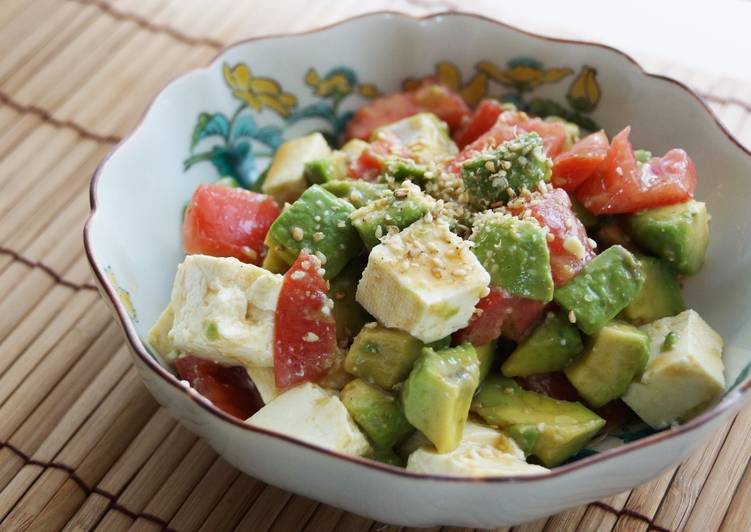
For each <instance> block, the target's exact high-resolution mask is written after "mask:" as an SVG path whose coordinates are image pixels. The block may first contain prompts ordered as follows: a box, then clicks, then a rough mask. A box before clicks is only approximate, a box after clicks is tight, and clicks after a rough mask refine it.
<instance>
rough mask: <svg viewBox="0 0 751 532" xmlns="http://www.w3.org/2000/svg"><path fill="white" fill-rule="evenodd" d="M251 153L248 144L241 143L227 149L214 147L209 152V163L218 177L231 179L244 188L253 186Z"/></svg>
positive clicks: (252, 159)
mask: <svg viewBox="0 0 751 532" xmlns="http://www.w3.org/2000/svg"><path fill="white" fill-rule="evenodd" d="M254 162H255V161H254V157H253V152H252V151H251V150H250V144H248V143H247V142H241V143H240V144H236V145H234V146H231V147H229V148H227V147H226V146H214V148H213V149H212V150H211V163H212V164H213V165H214V168H216V171H217V173H218V174H219V176H220V177H232V178H234V179H235V180H236V181H237V182H238V183H240V185H242V186H243V187H245V188H248V187H250V186H251V185H252V184H253V178H252V174H253V167H254V166H255V165H254Z"/></svg>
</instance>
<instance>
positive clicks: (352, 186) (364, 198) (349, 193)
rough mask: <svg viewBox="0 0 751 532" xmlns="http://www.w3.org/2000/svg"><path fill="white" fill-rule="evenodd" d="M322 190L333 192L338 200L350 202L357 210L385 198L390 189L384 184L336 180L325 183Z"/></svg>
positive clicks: (357, 180)
mask: <svg viewBox="0 0 751 532" xmlns="http://www.w3.org/2000/svg"><path fill="white" fill-rule="evenodd" d="M321 188H323V189H324V190H327V191H329V192H331V193H332V194H333V195H334V196H336V197H337V198H342V199H343V200H345V201H348V202H349V203H351V204H352V206H353V207H354V208H355V209H359V208H360V207H362V206H363V205H365V204H367V203H368V202H371V201H375V200H377V199H378V198H380V197H383V196H384V194H385V193H386V192H387V191H388V190H389V187H388V186H386V185H384V184H381V183H371V182H369V181H362V180H360V179H335V180H334V181H328V182H326V183H324V184H323V185H321Z"/></svg>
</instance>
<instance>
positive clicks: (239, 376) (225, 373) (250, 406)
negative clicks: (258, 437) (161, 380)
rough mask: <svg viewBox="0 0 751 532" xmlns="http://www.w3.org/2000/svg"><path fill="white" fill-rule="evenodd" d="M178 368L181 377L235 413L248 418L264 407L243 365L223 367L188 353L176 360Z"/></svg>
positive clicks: (228, 410)
mask: <svg viewBox="0 0 751 532" xmlns="http://www.w3.org/2000/svg"><path fill="white" fill-rule="evenodd" d="M175 368H176V369H177V373H178V375H180V378H181V379H184V380H186V381H188V382H189V383H190V386H191V387H192V388H193V389H195V390H196V391H197V392H198V393H200V394H201V395H203V396H204V397H205V398H206V399H208V400H209V401H211V402H212V403H213V404H214V406H216V407H217V408H218V409H219V410H222V411H223V412H226V413H228V414H229V415H231V416H235V417H236V418H238V419H242V420H245V419H248V418H249V417H250V416H252V415H253V414H255V413H256V412H257V411H258V410H259V409H260V408H261V407H262V406H263V400H262V399H261V396H260V394H259V393H258V390H257V389H256V387H255V385H254V384H253V382H252V381H251V380H250V377H248V372H247V370H246V369H245V368H244V367H242V366H223V365H222V364H220V363H218V362H215V361H214V360H208V359H205V358H200V357H197V356H194V355H190V354H188V355H184V356H181V357H180V358H178V359H177V360H175Z"/></svg>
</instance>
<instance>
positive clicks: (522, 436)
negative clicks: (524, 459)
mask: <svg viewBox="0 0 751 532" xmlns="http://www.w3.org/2000/svg"><path fill="white" fill-rule="evenodd" d="M506 434H508V436H509V437H510V438H511V439H513V440H514V441H515V442H516V444H517V445H518V446H519V448H520V449H521V450H522V451H523V452H524V456H529V455H530V454H532V451H533V450H534V449H535V445H537V441H538V440H539V439H540V430H539V428H538V427H537V425H511V426H510V427H509V428H507V429H506Z"/></svg>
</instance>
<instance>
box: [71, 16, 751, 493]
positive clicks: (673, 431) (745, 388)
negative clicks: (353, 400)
mask: <svg viewBox="0 0 751 532" xmlns="http://www.w3.org/2000/svg"><path fill="white" fill-rule="evenodd" d="M450 16H463V17H472V18H476V19H480V20H484V21H487V22H491V23H493V24H496V25H498V26H501V27H505V28H507V29H510V30H512V31H514V32H517V33H521V34H523V35H527V36H530V37H533V38H536V39H542V40H546V41H550V42H553V43H564V44H576V45H584V46H592V47H597V48H602V49H604V50H607V51H609V52H610V53H615V54H618V55H620V56H622V57H624V58H625V59H627V60H628V61H629V62H631V63H632V64H634V65H635V66H636V67H637V68H638V69H639V71H640V72H641V74H642V75H644V76H647V77H651V78H655V79H661V80H664V81H667V82H670V83H672V84H674V85H676V86H677V87H678V88H679V89H681V90H683V91H684V92H686V93H688V94H689V95H690V96H692V97H693V98H694V99H695V100H696V101H697V102H698V103H699V104H700V105H701V107H702V108H703V109H704V111H705V112H706V113H708V114H709V116H710V117H711V118H712V119H713V121H714V122H715V123H716V124H717V127H718V128H719V129H720V131H721V132H722V133H723V134H724V135H725V136H726V137H727V138H728V140H729V141H731V142H732V143H734V144H735V145H736V146H737V147H738V148H739V149H740V150H741V151H743V152H745V154H746V155H747V156H748V157H749V159H750V163H751V151H750V150H749V149H747V148H746V147H745V146H744V145H743V144H741V143H740V142H739V141H738V139H736V138H735V136H734V135H733V134H732V133H731V132H730V131H728V129H727V128H726V127H725V125H724V124H723V123H722V122H721V121H720V120H719V119H718V117H717V115H716V114H715V113H714V111H712V109H711V108H710V107H709V106H708V105H707V104H706V102H704V100H702V99H701V98H700V97H699V96H698V95H697V94H696V93H695V92H694V91H693V90H692V89H691V88H690V87H688V86H687V85H686V84H684V83H683V82H681V81H678V80H676V79H673V78H671V77H668V76H664V75H661V74H654V73H650V72H647V71H646V70H644V68H643V67H642V66H641V65H640V64H639V63H638V62H637V61H636V60H635V59H634V58H633V57H631V56H630V55H629V54H627V53H625V52H623V51H621V50H619V49H617V48H614V47H612V46H609V45H606V44H602V43H598V42H592V41H586V40H578V39H565V38H559V37H550V36H547V35H542V34H539V33H534V32H530V31H527V30H524V29H520V28H517V27H515V26H513V25H511V24H508V23H505V22H501V21H499V20H496V19H493V18H490V17H487V16H484V15H480V14H477V13H468V12H462V11H456V10H448V11H440V12H435V13H430V14H427V15H420V16H417V15H411V14H408V13H402V12H398V11H393V10H381V11H375V12H370V13H364V14H360V15H355V16H352V17H348V18H345V19H342V20H339V21H337V22H334V23H331V24H327V25H324V26H319V27H316V28H313V29H310V30H305V31H300V32H285V33H278V34H270V35H261V36H258V37H251V38H247V39H243V40H239V41H236V42H234V43H232V44H228V45H226V46H224V47H223V48H222V49H221V50H219V51H218V52H217V53H216V55H215V56H214V57H213V58H212V59H211V60H210V61H209V62H208V63H207V64H206V65H204V66H202V67H197V68H193V69H190V70H188V71H187V72H184V73H182V74H180V75H179V76H176V77H175V78H174V79H172V80H171V81H169V82H168V83H167V84H166V85H164V87H163V88H162V89H161V90H160V91H158V92H157V94H156V96H155V97H154V98H153V99H152V101H151V103H149V105H148V107H147V108H146V110H145V111H144V112H143V114H142V116H141V118H140V119H139V122H138V124H137V125H136V126H135V127H134V128H133V130H132V131H130V133H128V134H127V135H126V136H125V137H123V139H122V140H121V141H120V142H119V143H118V144H117V145H116V146H115V147H113V149H112V150H111V151H110V152H109V153H108V154H107V156H106V157H105V158H104V159H103V160H102V161H101V162H100V163H99V165H98V166H97V167H96V169H95V171H94V174H93V176H92V179H91V183H90V186H89V202H90V213H89V216H88V218H87V219H86V223H85V225H84V231H83V236H84V249H85V252H86V256H87V259H88V262H89V265H90V266H91V270H92V272H93V273H94V276H95V280H96V283H97V285H98V286H99V288H100V291H101V292H103V295H104V296H106V298H105V301H106V302H107V303H109V304H110V306H111V308H112V309H114V311H115V314H116V317H117V320H118V323H119V325H120V327H121V328H122V329H123V331H124V333H125V337H126V339H127V341H128V343H129V344H130V347H131V351H132V352H133V353H135V354H137V355H138V357H139V358H140V359H141V361H142V362H144V363H145V365H146V367H148V368H149V369H151V370H152V371H153V372H154V373H155V374H156V375H157V376H159V378H161V379H162V380H163V381H165V382H166V383H168V384H169V385H171V386H173V387H175V388H177V389H178V390H180V392H181V393H183V394H185V395H187V397H189V398H190V399H191V400H193V401H194V402H195V403H196V404H197V405H198V406H199V407H201V408H202V409H204V410H206V411H207V412H208V413H209V414H211V415H214V416H217V417H219V418H221V419H223V420H224V421H226V422H228V423H231V424H233V425H235V426H238V427H240V428H242V429H243V430H247V431H250V432H256V433H260V434H264V435H267V436H271V437H273V438H277V439H281V440H284V441H287V442H290V443H292V444H295V445H298V446H301V447H304V448H308V449H310V450H312V451H315V452H317V453H322V454H325V455H329V456H333V457H336V458H339V459H342V460H345V461H348V462H353V463H355V464H358V465H361V466H364V467H366V468H370V469H376V470H380V471H382V472H386V473H390V474H393V475H398V476H404V477H409V478H414V479H423V480H439V481H447V482H465V483H473V484H475V483H478V482H485V483H511V482H515V483H518V482H537V481H542V480H546V479H549V478H553V477H559V476H563V475H566V474H569V473H573V472H574V471H577V470H579V469H582V468H585V467H587V466H589V465H591V464H595V463H599V462H603V461H607V460H610V459H612V458H615V457H617V456H621V455H624V454H628V453H632V452H634V451H636V450H637V449H639V448H642V447H646V446H650V445H653V444H656V443H658V442H661V441H663V440H667V439H671V438H674V437H677V436H679V435H681V434H685V433H687V432H691V431H693V430H694V429H696V428H699V427H700V426H702V425H704V424H705V423H707V422H709V421H710V420H712V419H714V418H715V417H717V416H718V415H720V414H722V413H723V412H725V411H727V410H729V409H731V408H732V407H733V406H734V405H735V404H736V403H737V402H738V401H740V400H741V399H742V398H743V397H744V396H745V395H746V394H747V393H748V392H749V390H751V378H747V379H746V382H745V383H743V385H742V386H739V387H738V388H736V389H735V390H733V391H732V392H731V393H729V394H727V395H726V396H724V397H723V398H722V400H721V401H720V402H719V403H717V404H716V405H714V406H713V407H712V408H711V409H709V410H707V411H706V412H704V413H703V414H701V415H700V416H697V417H695V418H693V419H691V420H690V421H688V422H686V423H683V424H680V425H677V426H675V427H672V428H669V429H666V430H663V431H660V432H658V433H655V434H652V435H650V436H647V437H644V438H640V439H638V440H635V441H633V442H630V443H626V444H624V445H622V446H619V447H615V448H612V449H608V450H605V451H602V452H600V453H597V454H595V455H592V456H589V457H586V458H582V459H580V460H577V461H575V462H571V463H569V464H566V465H562V466H558V467H555V468H553V469H551V470H550V471H548V472H546V473H540V474H536V475H526V476H495V477H493V476H488V477H467V476H449V475H435V474H427V473H415V472H412V471H407V470H406V469H403V468H400V467H395V466H391V465H387V464H382V463H380V462H376V461H373V460H369V459H365V458H361V457H358V456H354V455H350V454H345V453H340V452H337V451H332V450H330V449H326V448H324V447H321V446H318V445H315V444H311V443H308V442H306V441H303V440H300V439H297V438H294V437H291V436H288V435H286V434H283V433H280V432H276V431H272V430H267V429H263V428H259V427H255V426H252V425H249V424H247V423H245V422H244V421H242V420H240V419H237V418H235V417H233V416H230V415H229V414H226V413H225V412H223V411H221V410H219V409H218V408H216V407H215V406H214V405H213V404H212V403H211V402H210V401H208V400H207V399H205V398H204V397H202V396H201V395H200V394H199V393H197V392H195V391H194V390H192V389H191V388H190V387H188V386H186V385H184V384H183V383H181V381H180V380H179V379H178V378H177V377H175V376H174V375H173V374H172V373H170V372H169V371H167V369H166V368H164V367H163V366H162V365H161V364H159V362H158V361H157V360H156V359H155V358H154V356H153V355H152V354H151V353H149V351H148V349H147V348H146V346H145V345H144V343H143V341H142V340H141V338H140V336H139V334H138V333H137V331H136V330H135V327H134V325H133V322H132V320H131V318H130V317H129V315H128V311H127V309H126V308H125V306H124V305H123V303H122V302H121V301H120V299H119V298H118V297H117V296H116V289H115V287H114V286H113V285H112V283H111V282H110V280H109V279H108V278H107V276H106V275H104V273H103V268H101V267H100V266H99V265H98V264H97V262H96V260H95V259H94V255H93V253H92V245H91V240H90V235H89V229H90V227H91V225H92V224H93V223H94V220H95V218H96V213H97V188H98V184H99V179H100V177H101V174H102V172H103V170H104V169H105V167H106V166H107V162H108V161H109V159H110V158H111V157H112V156H113V155H114V154H115V153H116V152H117V151H119V150H120V148H121V147H123V146H124V145H125V144H127V143H128V142H129V141H130V139H131V138H133V137H135V136H136V135H137V134H138V133H139V131H140V130H141V128H142V127H143V124H144V119H145V118H146V116H147V115H148V114H149V113H150V111H151V109H152V107H153V105H154V103H155V102H156V100H157V99H158V98H159V96H160V95H161V94H163V93H164V92H165V91H167V90H168V89H169V88H170V87H171V86H172V85H173V84H174V83H176V82H177V81H179V80H182V79H184V78H187V77H189V76H191V75H193V74H195V73H198V72H203V71H206V70H208V69H210V68H211V67H212V66H213V65H214V64H215V63H217V62H218V61H219V60H221V58H222V56H223V55H224V54H225V53H226V52H227V51H229V50H231V49H234V48H237V47H239V46H242V45H244V44H247V43H251V42H254V41H260V40H269V39H278V38H283V37H290V36H300V35H307V34H311V33H317V32H323V31H326V30H328V29H330V28H333V27H336V26H339V25H343V24H347V23H348V22H350V21H353V20H357V19H361V18H379V17H403V18H408V19H412V20H417V21H420V20H429V19H433V18H439V17H450Z"/></svg>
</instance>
